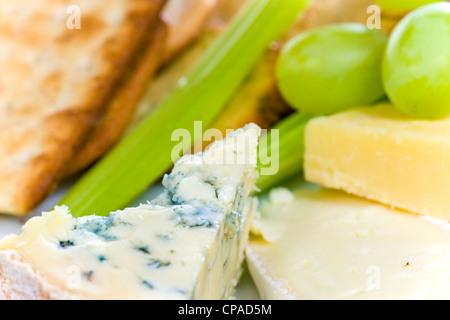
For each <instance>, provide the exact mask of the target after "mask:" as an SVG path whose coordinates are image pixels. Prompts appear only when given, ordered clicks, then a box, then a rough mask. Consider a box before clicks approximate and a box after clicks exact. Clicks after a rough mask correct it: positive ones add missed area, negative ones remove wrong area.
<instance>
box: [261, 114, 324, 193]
mask: <svg viewBox="0 0 450 320" xmlns="http://www.w3.org/2000/svg"><path fill="white" fill-rule="evenodd" d="M314 117H316V116H313V115H308V114H302V113H294V114H292V115H290V116H289V117H287V118H286V119H284V120H283V121H281V122H280V123H279V124H277V125H276V126H275V127H274V128H272V129H278V130H279V140H278V141H272V135H271V131H269V132H268V133H267V134H266V135H264V136H262V137H261V139H260V144H259V146H260V149H259V154H260V155H268V156H269V158H272V159H274V158H275V157H278V161H279V170H278V172H277V173H276V174H274V175H260V177H259V179H258V182H257V187H258V189H259V190H260V192H261V193H264V192H266V191H268V190H269V189H270V188H271V187H274V186H276V185H278V184H280V183H281V182H283V181H284V180H286V179H288V178H290V177H293V176H295V175H296V174H299V173H301V172H302V170H303V153H304V149H305V143H304V136H305V127H306V125H307V123H308V122H309V120H311V119H312V118H314ZM264 167H270V164H262V163H261V161H259V163H258V168H259V170H260V172H261V168H264Z"/></svg>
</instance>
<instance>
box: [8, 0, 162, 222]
mask: <svg viewBox="0 0 450 320" xmlns="http://www.w3.org/2000/svg"><path fill="white" fill-rule="evenodd" d="M164 2H165V1H164V0H152V1H148V0H109V1H108V2H107V3H105V2H104V1H100V0H95V1H94V0H70V1H68V0H41V1H38V2H36V1H31V0H3V1H1V2H0V48H1V50H0V68H1V70H2V73H1V74H0V128H2V130H1V131H0V212H2V213H10V214H16V215H24V214H26V213H28V212H29V210H31V209H32V208H33V207H35V206H36V205H37V204H39V203H40V202H41V201H42V200H43V199H44V198H45V197H46V196H47V195H48V194H49V193H50V192H51V191H52V190H53V189H54V188H55V186H56V184H57V183H58V180H59V179H60V177H61V175H62V174H63V172H64V170H65V167H66V165H67V162H68V160H69V159H70V158H71V157H72V156H73V155H74V154H75V151H76V149H77V148H78V147H79V146H80V144H81V143H82V142H83V140H84V139H85V137H86V135H87V133H88V132H89V130H90V129H91V127H92V124H93V123H94V122H95V120H96V119H97V117H98V116H99V115H100V114H101V112H102V108H103V106H104V104H105V101H106V100H107V99H108V98H109V96H110V94H111V92H112V91H113V90H114V88H115V86H116V85H117V84H118V82H119V80H120V79H121V77H122V75H123V74H124V72H125V71H126V69H127V67H128V65H129V63H130V62H131V60H132V59H133V57H134V55H135V53H136V52H137V50H138V48H139V45H140V43H141V41H142V39H143V37H144V36H145V34H146V32H147V30H149V28H150V27H151V26H152V25H153V24H154V23H156V18H157V17H158V16H159V12H160V10H161V8H162V6H163V5H164ZM73 5H75V6H78V8H79V9H80V12H81V25H80V26H81V29H69V28H68V27H67V21H68V19H70V13H68V11H67V9H68V8H69V7H70V6H73Z"/></svg>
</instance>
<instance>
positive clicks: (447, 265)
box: [246, 186, 450, 300]
mask: <svg viewBox="0 0 450 320" xmlns="http://www.w3.org/2000/svg"><path fill="white" fill-rule="evenodd" d="M310 187H311V188H310ZM260 211H261V218H260V219H259V223H258V224H256V225H257V226H258V229H257V230H255V234H257V236H255V237H252V238H251V241H250V244H249V246H248V248H247V249H246V256H247V262H248V265H249V270H250V272H251V275H252V276H253V279H254V281H255V283H256V285H257V288H258V291H259V293H260V295H261V297H262V298H264V299H310V300H344V299H350V300H363V299H367V300H376V299H383V300H409V299H420V300H423V299H436V300H440V299H445V300H447V299H450V237H449V232H450V224H449V223H448V221H445V220H440V219H437V218H431V217H425V216H417V215H413V214H410V213H406V212H403V211H397V210H394V209H391V208H390V207H386V206H384V205H381V204H378V203H375V202H371V201H368V200H365V199H360V198H358V197H355V196H352V195H348V194H345V193H343V192H339V191H332V190H327V189H323V188H317V186H307V187H305V188H302V189H300V190H296V191H293V192H290V191H288V190H285V189H277V190H275V191H274V192H273V193H272V194H271V195H270V197H268V198H267V199H266V200H265V201H262V203H261V210H260Z"/></svg>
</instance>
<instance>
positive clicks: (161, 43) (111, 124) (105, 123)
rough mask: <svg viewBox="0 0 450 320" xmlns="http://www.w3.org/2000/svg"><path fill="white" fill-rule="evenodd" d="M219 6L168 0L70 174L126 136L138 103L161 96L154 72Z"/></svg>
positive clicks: (203, 0) (209, 1)
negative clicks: (157, 23)
mask: <svg viewBox="0 0 450 320" xmlns="http://www.w3.org/2000/svg"><path fill="white" fill-rule="evenodd" d="M215 8H216V0H170V1H168V3H167V4H166V6H165V7H164V9H163V10H162V12H161V19H162V21H161V23H160V25H159V27H158V30H156V31H155V35H154V36H153V40H151V43H150V44H149V45H145V46H144V48H143V49H142V50H141V58H139V59H137V60H138V61H136V63H134V67H133V68H131V70H130V71H128V76H127V77H125V79H124V81H122V87H119V88H117V90H116V92H115V93H114V95H113V97H112V101H110V102H109V104H108V106H107V108H106V112H105V114H104V115H103V116H102V117H101V119H99V120H98V122H97V123H96V125H95V128H94V130H93V131H92V132H91V133H90V134H89V137H88V139H87V140H86V143H85V144H84V145H83V147H81V148H80V149H79V150H78V151H77V154H76V155H75V156H74V159H73V160H72V161H71V163H70V165H69V167H68V168H67V170H66V173H65V176H66V177H68V176H72V175H74V174H76V173H79V172H80V171H82V170H84V169H86V168H88V167H89V166H90V165H92V164H93V163H94V162H95V161H96V160H98V159H99V158H100V157H102V156H103V155H104V154H105V153H106V152H107V151H108V150H109V149H110V148H111V147H113V146H114V145H115V143H116V142H118V141H119V140H120V139H121V138H122V135H123V134H124V132H125V131H126V129H127V126H128V125H129V124H130V122H131V120H132V119H133V117H134V118H136V117H135V116H134V113H135V111H136V109H137V107H138V105H139V106H140V108H142V105H147V104H151V102H149V99H148V96H149V95H150V96H152V97H151V99H152V100H155V99H157V98H158V97H157V96H159V95H157V96H155V97H153V95H155V91H158V90H154V89H153V87H154V86H158V85H160V84H161V81H158V82H154V81H152V80H153V74H154V73H155V71H157V69H162V68H166V67H168V65H167V64H169V63H170V64H172V62H173V60H174V59H173V58H174V57H176V56H178V55H179V53H180V52H182V51H183V50H184V49H185V48H186V47H188V45H189V44H191V43H192V42H193V41H194V40H195V39H196V38H197V37H198V36H199V34H200V33H201V32H202V31H203V27H204V25H205V23H206V21H207V19H208V18H210V16H211V15H212V13H213V12H214V9H215ZM152 33H153V32H152ZM174 65H175V67H174V68H178V69H182V68H180V66H179V64H178V63H174ZM180 72H181V70H180ZM164 86H167V87H166V88H164V90H169V88H171V86H170V85H169V84H164ZM144 93H145V94H144ZM141 98H142V99H141ZM145 108H148V106H146V107H145Z"/></svg>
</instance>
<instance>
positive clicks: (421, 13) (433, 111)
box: [382, 2, 450, 119]
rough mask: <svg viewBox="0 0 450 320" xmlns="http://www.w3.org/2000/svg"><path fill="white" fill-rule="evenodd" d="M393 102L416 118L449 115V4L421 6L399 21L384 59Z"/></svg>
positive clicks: (388, 91) (389, 91)
mask: <svg viewBox="0 0 450 320" xmlns="http://www.w3.org/2000/svg"><path fill="white" fill-rule="evenodd" d="M382 73H383V83H384V87H385V90H386V93H387V95H388V97H389V99H390V100H391V101H392V103H393V104H394V105H395V106H396V107H397V108H398V109H399V110H401V111H403V112H405V113H406V114H408V115H410V116H413V117H417V118H427V119H432V118H441V117H444V116H447V115H448V114H450V3H447V2H441V3H435V4H430V5H427V6H423V7H421V8H419V9H416V10H415V11H413V12H411V13H410V14H408V15H407V16H406V17H405V18H403V19H402V21H400V23H399V24H398V25H397V27H396V28H395V30H394V31H393V33H392V35H391V38H390V39H389V42H388V46H387V49H386V54H385V57H384V59H383V72H382Z"/></svg>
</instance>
